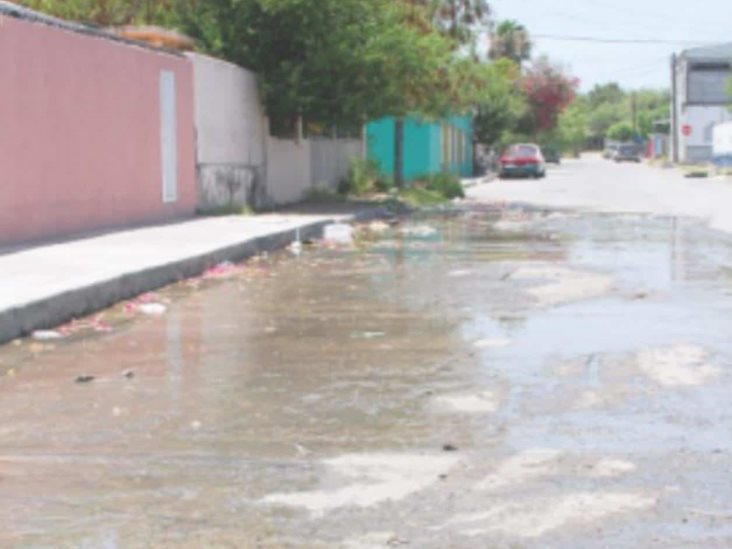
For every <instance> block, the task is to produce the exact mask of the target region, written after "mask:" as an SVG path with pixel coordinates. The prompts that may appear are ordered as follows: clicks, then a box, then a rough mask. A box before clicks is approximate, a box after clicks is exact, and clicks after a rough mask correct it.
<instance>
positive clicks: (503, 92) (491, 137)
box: [473, 59, 528, 145]
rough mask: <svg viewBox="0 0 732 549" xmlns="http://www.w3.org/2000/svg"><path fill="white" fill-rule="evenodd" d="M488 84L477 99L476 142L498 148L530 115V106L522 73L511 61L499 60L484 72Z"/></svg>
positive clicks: (487, 66)
mask: <svg viewBox="0 0 732 549" xmlns="http://www.w3.org/2000/svg"><path fill="white" fill-rule="evenodd" d="M483 70H484V71H485V73H484V78H485V85H484V87H483V88H482V90H481V93H480V96H479V97H478V98H477V100H476V102H475V103H476V108H475V119H474V122H473V124H474V132H475V139H476V141H478V142H479V143H484V144H486V145H496V144H498V143H500V142H501V141H502V139H503V137H504V136H505V135H506V134H507V133H508V132H511V131H513V130H515V129H516V127H517V125H518V123H519V121H520V120H521V119H522V118H523V117H524V116H525V115H526V113H527V111H528V104H527V102H526V99H525V97H524V96H523V94H522V93H520V77H521V74H520V71H519V69H518V67H517V65H516V64H515V63H513V62H512V61H509V60H508V59H499V60H497V61H494V62H493V63H491V64H489V65H485V66H484V69H483Z"/></svg>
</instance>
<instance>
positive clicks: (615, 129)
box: [607, 122, 635, 142]
mask: <svg viewBox="0 0 732 549" xmlns="http://www.w3.org/2000/svg"><path fill="white" fill-rule="evenodd" d="M634 134H635V132H633V126H631V125H630V124H629V123H627V122H618V123H617V124H613V125H612V126H611V127H610V129H609V130H608V131H607V136H608V137H609V138H610V139H613V140H614V141H621V142H624V141H630V140H631V139H633V137H634Z"/></svg>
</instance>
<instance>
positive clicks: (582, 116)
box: [557, 98, 588, 156]
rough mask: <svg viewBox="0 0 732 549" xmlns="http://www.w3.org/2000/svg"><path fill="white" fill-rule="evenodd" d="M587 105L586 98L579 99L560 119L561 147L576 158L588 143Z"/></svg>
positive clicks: (559, 134) (558, 129) (559, 139)
mask: <svg viewBox="0 0 732 549" xmlns="http://www.w3.org/2000/svg"><path fill="white" fill-rule="evenodd" d="M587 103H588V102H587V100H585V99H584V98H578V99H576V100H575V101H574V102H573V103H572V104H571V105H570V106H569V107H567V109H566V110H565V111H564V112H563V113H562V114H561V116H560V117H559V125H558V128H557V133H558V141H559V146H560V147H561V148H562V150H564V151H568V152H571V153H572V154H574V155H575V156H577V155H579V153H580V152H581V151H582V149H583V147H584V146H585V143H586V141H587V115H588V112H587V111H588V106H587Z"/></svg>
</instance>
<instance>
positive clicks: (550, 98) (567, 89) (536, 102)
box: [521, 59, 579, 132]
mask: <svg viewBox="0 0 732 549" xmlns="http://www.w3.org/2000/svg"><path fill="white" fill-rule="evenodd" d="M578 86H579V81H578V80H577V79H576V78H572V77H570V76H568V75H566V74H565V73H564V70H563V69H562V68H561V67H560V66H558V65H555V64H552V63H551V62H550V61H549V60H548V59H540V60H538V61H536V62H535V63H534V64H533V65H532V66H531V67H530V68H529V70H528V71H526V74H525V75H524V77H523V79H522V82H521V87H522V90H523V92H524V95H525V96H526V99H527V101H528V104H529V109H530V118H529V119H528V120H527V121H526V122H527V124H526V126H525V129H526V130H530V129H531V127H532V126H533V130H534V131H537V132H545V131H551V130H553V129H554V128H555V127H556V125H557V122H558V120H559V115H560V114H561V113H562V111H564V109H565V108H567V106H568V105H569V104H570V103H571V102H572V101H573V100H574V98H575V96H576V93H577V88H578Z"/></svg>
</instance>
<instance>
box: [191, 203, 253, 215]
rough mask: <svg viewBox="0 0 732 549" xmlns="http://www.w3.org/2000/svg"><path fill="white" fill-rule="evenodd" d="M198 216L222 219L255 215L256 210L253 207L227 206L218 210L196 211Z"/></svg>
mask: <svg viewBox="0 0 732 549" xmlns="http://www.w3.org/2000/svg"><path fill="white" fill-rule="evenodd" d="M196 215H200V216H204V217H220V216H225V215H254V210H253V209H252V208H251V206H236V205H234V204H229V205H226V206H218V207H216V208H211V209H206V210H201V209H197V210H196Z"/></svg>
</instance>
